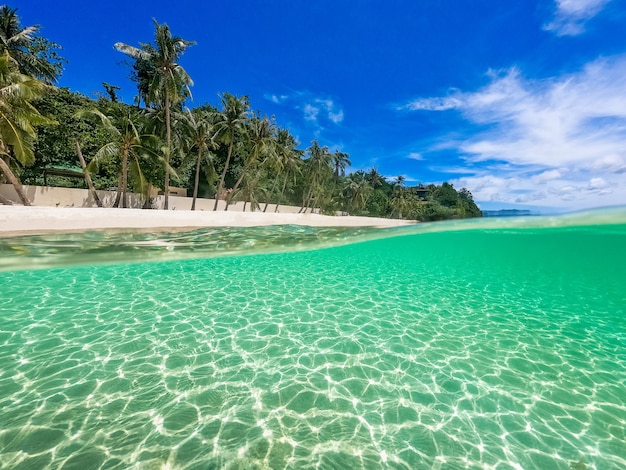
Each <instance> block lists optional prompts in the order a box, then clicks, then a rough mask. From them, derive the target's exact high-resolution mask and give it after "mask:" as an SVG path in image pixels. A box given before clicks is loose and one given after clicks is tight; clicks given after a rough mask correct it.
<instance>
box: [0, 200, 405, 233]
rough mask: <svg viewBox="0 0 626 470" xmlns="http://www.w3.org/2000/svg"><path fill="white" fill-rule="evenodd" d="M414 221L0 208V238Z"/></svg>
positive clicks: (387, 224) (381, 224)
mask: <svg viewBox="0 0 626 470" xmlns="http://www.w3.org/2000/svg"><path fill="white" fill-rule="evenodd" d="M414 223H415V222H414V221H408V220H398V219H382V218H375V217H353V216H326V215H319V214H292V213H273V212H272V213H269V212H265V213H264V212H234V211H233V212H231V211H216V212H213V211H188V210H180V211H179V210H169V211H164V210H143V209H113V208H84V207H80V208H79V207H42V206H31V207H24V206H17V205H16V206H1V205H0V236H16V235H28V234H43V233H55V232H70V231H72V232H74V231H85V230H150V231H166V230H182V229H189V230H192V229H195V228H202V227H255V226H265V225H287V224H294V225H306V226H312V227H379V228H384V227H396V226H400V225H410V224H414Z"/></svg>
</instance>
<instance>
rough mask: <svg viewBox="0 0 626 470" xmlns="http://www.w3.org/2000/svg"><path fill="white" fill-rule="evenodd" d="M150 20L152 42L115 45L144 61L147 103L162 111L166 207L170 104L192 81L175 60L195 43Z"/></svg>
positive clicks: (180, 99) (180, 97)
mask: <svg viewBox="0 0 626 470" xmlns="http://www.w3.org/2000/svg"><path fill="white" fill-rule="evenodd" d="M153 21H154V27H155V45H152V44H141V47H140V48H139V47H134V46H129V45H128V44H124V43H121V42H118V43H115V46H114V47H115V48H116V49H117V50H118V51H120V52H123V53H124V54H126V55H128V56H130V57H132V58H133V59H135V60H136V61H137V62H138V63H141V64H145V65H147V67H146V70H147V71H148V76H147V77H146V78H147V79H148V80H149V81H148V85H147V90H145V91H146V92H147V95H146V96H144V100H145V101H146V102H147V103H151V104H156V105H157V106H159V107H161V108H162V109H163V110H164V112H165V129H166V131H165V143H166V146H165V163H166V166H165V183H164V188H163V192H164V194H165V203H164V207H163V208H164V209H168V201H169V198H168V196H169V186H170V166H169V165H170V155H171V153H172V120H171V112H172V106H173V105H175V104H178V103H181V102H183V101H184V100H185V99H186V98H187V97H188V96H190V95H191V92H190V90H189V87H190V86H191V85H193V81H192V80H191V78H190V77H189V75H188V74H187V72H186V71H185V69H184V68H183V67H181V66H180V65H179V64H178V63H177V61H178V59H179V58H180V56H181V55H182V54H183V53H184V52H185V50H186V49H187V48H188V47H190V46H192V45H193V44H195V42H193V41H186V40H184V39H182V38H180V37H178V36H172V33H171V31H170V28H169V26H167V24H159V23H158V22H157V21H156V20H153Z"/></svg>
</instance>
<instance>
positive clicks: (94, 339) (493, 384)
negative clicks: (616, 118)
mask: <svg viewBox="0 0 626 470" xmlns="http://www.w3.org/2000/svg"><path fill="white" fill-rule="evenodd" d="M0 260H1V261H0V270H1V272H0V312H1V314H0V468H7V469H9V468H10V469H80V470H86V469H101V468H102V469H104V468H107V469H127V468H137V469H178V468H180V469H222V468H223V469H309V468H311V469H313V468H320V469H378V468H383V469H384V468H390V469H422V468H425V469H426V468H435V469H463V468H471V469H482V468H485V469H489V468H497V469H535V468H536V469H564V470H567V469H576V470H583V469H598V470H604V469H623V468H626V208H616V209H611V210H603V211H593V212H588V213H581V214H573V215H568V216H559V217H549V218H547V217H541V218H528V219H500V220H493V219H491V220H490V219H485V220H478V221H465V222H455V223H440V224H423V225H419V226H416V227H407V228H400V229H392V230H374V229H358V230H357V229H311V228H301V227H289V226H286V227H273V228H249V229H211V230H204V231H202V230H197V231H194V232H179V233H172V234H148V233H143V234H141V233H134V234H120V233H109V234H106V233H86V234H69V235H54V236H37V237H18V238H11V239H7V238H5V239H0Z"/></svg>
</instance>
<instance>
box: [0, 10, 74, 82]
mask: <svg viewBox="0 0 626 470" xmlns="http://www.w3.org/2000/svg"><path fill="white" fill-rule="evenodd" d="M38 31H39V25H35V26H27V27H26V28H22V26H21V24H20V19H19V17H18V16H17V8H9V7H8V6H6V5H3V6H1V7H0V53H4V52H8V53H9V56H11V59H12V60H13V61H14V62H15V63H16V64H17V67H18V69H19V72H20V73H22V74H24V75H28V76H30V77H34V78H38V79H40V80H43V81H45V82H47V83H53V82H56V81H57V79H58V77H59V75H60V73H61V70H62V68H63V67H62V66H61V64H60V63H59V62H58V61H60V60H63V59H61V58H60V57H58V56H57V55H56V53H54V52H51V49H52V48H54V47H57V45H56V44H54V43H52V42H50V41H47V40H46V39H44V38H41V37H39V36H37V33H38ZM46 56H49V57H50V58H51V59H53V60H56V61H57V63H52V62H50V61H48V60H46Z"/></svg>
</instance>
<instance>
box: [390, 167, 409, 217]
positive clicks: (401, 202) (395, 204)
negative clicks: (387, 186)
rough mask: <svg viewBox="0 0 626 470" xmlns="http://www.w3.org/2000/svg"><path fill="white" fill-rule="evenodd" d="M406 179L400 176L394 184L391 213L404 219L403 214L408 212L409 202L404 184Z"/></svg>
mask: <svg viewBox="0 0 626 470" xmlns="http://www.w3.org/2000/svg"><path fill="white" fill-rule="evenodd" d="M405 181H406V177H405V176H403V175H398V176H396V177H395V179H394V182H393V196H392V198H391V213H392V214H397V215H398V218H399V219H401V218H402V213H403V212H406V208H407V205H408V201H407V198H406V191H405V190H404V182H405Z"/></svg>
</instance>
